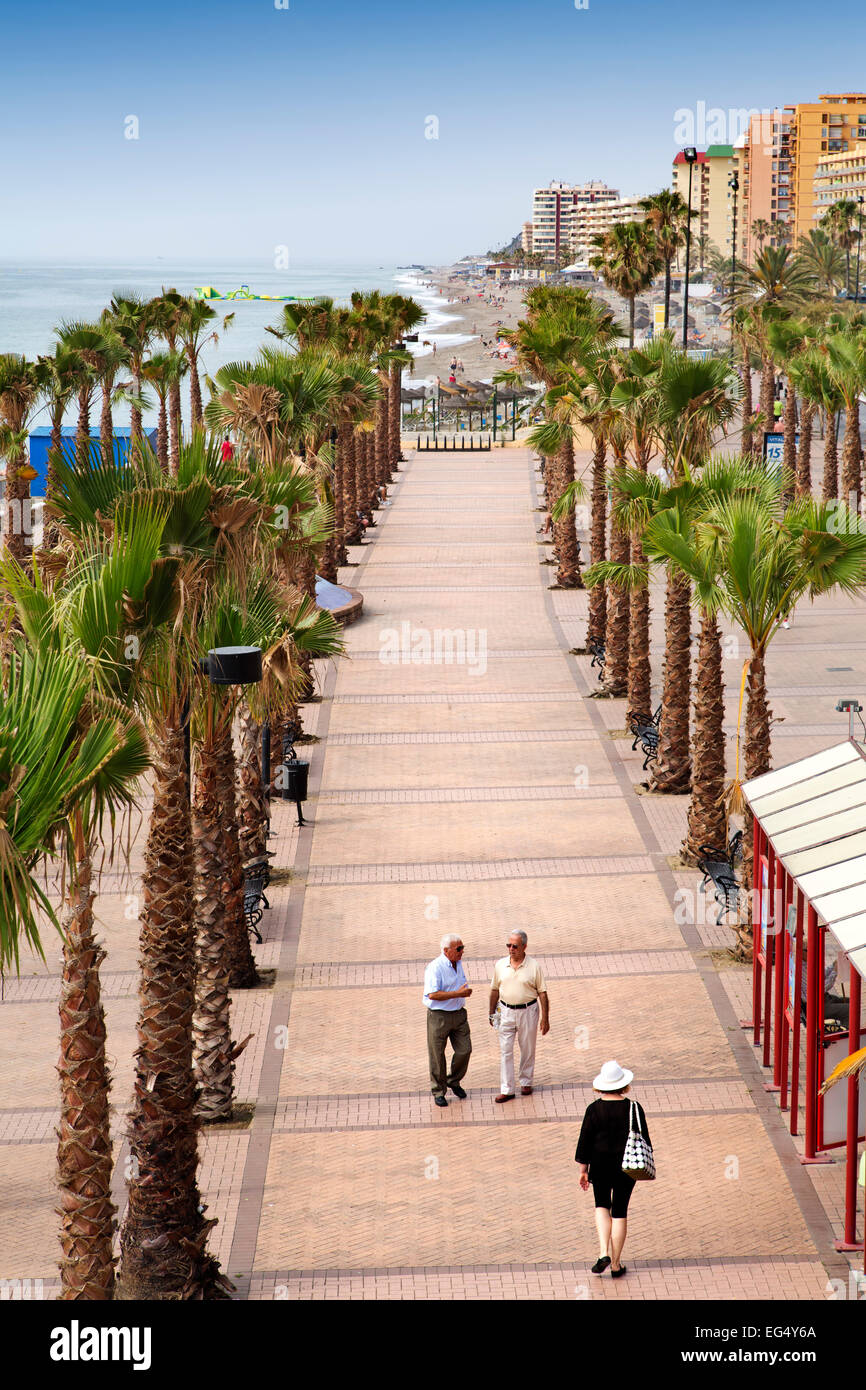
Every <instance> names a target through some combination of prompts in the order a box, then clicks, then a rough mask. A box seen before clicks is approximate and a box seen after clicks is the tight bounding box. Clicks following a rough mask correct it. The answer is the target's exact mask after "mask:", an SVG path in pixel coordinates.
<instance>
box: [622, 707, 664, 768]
mask: <svg viewBox="0 0 866 1390" xmlns="http://www.w3.org/2000/svg"><path fill="white" fill-rule="evenodd" d="M661 717H662V707H661V705H659V707H658V709H657V710H656V712H655V714H654V715H652V717H651V718H650V720H649V723H647V721H646V720H645V719H641V718H640V716H638V715H633V716H632V718H631V719H630V720H629V724H628V727H629V732H630V733H632V734H634V742H633V743H632V751H634V750H635V749H636V748H637V746H638V744H640V746H641V752H642V753H643V755H644V760H643V770H644V772H646V770H647V765H648V764H649V763H651V762H654V761H655V759H656V758H657V757H658V751H659V720H660V719H661Z"/></svg>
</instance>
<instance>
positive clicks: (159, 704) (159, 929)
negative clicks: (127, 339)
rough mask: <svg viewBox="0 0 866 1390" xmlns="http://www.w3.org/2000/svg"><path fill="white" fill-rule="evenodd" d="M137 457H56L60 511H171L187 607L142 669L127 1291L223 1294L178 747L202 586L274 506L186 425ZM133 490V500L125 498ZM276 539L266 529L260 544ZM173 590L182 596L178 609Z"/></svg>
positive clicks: (84, 522) (71, 518)
mask: <svg viewBox="0 0 866 1390" xmlns="http://www.w3.org/2000/svg"><path fill="white" fill-rule="evenodd" d="M139 460H140V461H139V463H138V465H137V466H134V467H130V468H125V469H116V468H114V467H107V466H105V465H101V466H99V467H97V468H93V469H90V470H87V471H85V472H81V471H78V472H74V471H73V470H70V469H65V468H64V469H62V470H61V474H60V485H61V489H62V503H63V520H64V523H65V524H66V525H67V527H69V528H70V529H72V530H73V531H79V530H85V529H88V528H92V527H93V525H94V523H95V520H96V514H97V512H99V513H100V514H101V516H102V517H103V518H109V517H111V516H113V515H115V514H116V513H117V512H118V510H120V511H122V509H123V508H124V506H126V505H132V506H134V505H136V501H137V497H138V496H139V495H140V493H141V491H142V490H144V491H145V492H146V493H147V495H148V496H149V497H150V498H151V500H152V503H153V505H154V506H156V507H157V509H159V510H165V511H166V512H168V514H169V518H170V519H169V522H168V523H167V525H166V528H165V532H164V537H163V544H164V551H165V560H170V561H171V565H170V566H167V565H166V564H165V563H164V564H163V566H162V567H161V569H160V571H159V583H158V592H159V593H161V594H162V595H163V597H164V598H165V599H167V600H168V599H170V600H173V601H174V602H175V603H176V604H177V605H178V609H179V612H180V614H181V615H182V618H183V623H182V624H181V625H178V624H175V625H172V627H171V629H170V631H169V632H168V633H167V636H166V640H165V641H164V642H163V643H162V644H160V645H159V646H155V647H154V648H153V649H152V651H151V652H150V654H149V657H148V661H147V670H146V673H145V674H144V676H143V678H142V683H141V684H142V700H143V702H144V704H145V705H146V711H147V718H148V723H149V726H150V732H151V743H152V753H153V806H152V812H151V817H150V823H149V826H148V834H147V843H146V848H145V869H144V873H143V876H142V883H143V890H144V908H143V911H142V915H141V920H140V933H141V937H140V940H141V957H140V958H141V986H140V1012H139V1019H138V1048H137V1052H136V1071H135V1085H134V1100H133V1108H132V1112H131V1114H130V1129H129V1136H130V1145H131V1149H132V1157H133V1173H132V1178H131V1180H130V1184H129V1205H128V1209H127V1216H126V1220H125V1222H124V1226H123V1230H122V1232H121V1238H120V1248H121V1273H120V1292H121V1296H122V1297H123V1298H126V1299H128V1298H130V1297H132V1298H137V1297H146V1298H177V1297H203V1296H206V1297H217V1296H219V1295H220V1291H221V1290H222V1289H224V1287H225V1283H224V1281H223V1280H222V1277H221V1276H220V1274H219V1267H218V1264H217V1262H216V1261H215V1260H214V1259H213V1257H212V1256H210V1255H209V1254H208V1252H207V1248H206V1247H207V1239H208V1232H209V1229H210V1227H211V1225H212V1224H213V1223H212V1221H209V1220H207V1219H206V1218H205V1216H204V1209H203V1206H202V1202H201V1196H200V1193H199V1188H198V1179H197V1162H198V1158H197V1129H198V1120H197V1118H196V1116H195V1115H194V1113H193V1112H194V1103H195V1095H196V1084H195V1076H194V1073H193V1067H192V1017H193V1011H194V985H195V928H194V915H193V902H192V894H191V891H190V885H191V884H192V882H193V842H192V831H191V820H190V809H189V799H188V791H187V778H186V764H185V756H184V728H185V724H186V719H187V709H188V704H187V701H188V699H189V698H190V696H191V695H192V694H193V692H194V690H195V684H194V682H195V671H194V664H193V658H194V655H195V641H194V633H195V632H196V629H197V619H198V613H199V610H200V605H201V600H202V595H203V594H204V593H205V592H206V591H207V586H208V585H209V584H210V583H212V582H213V576H214V574H215V573H217V572H218V571H220V570H222V571H224V572H230V573H234V574H237V575H241V574H243V572H244V570H245V568H246V567H247V566H248V565H249V564H250V562H251V560H252V559H253V558H254V557H255V555H256V553H257V551H258V549H259V546H260V544H261V538H262V537H264V536H265V534H266V530H267V527H268V525H269V520H270V518H271V517H272V516H273V508H271V507H266V506H264V505H263V504H261V503H260V502H258V501H257V500H256V499H255V497H253V496H252V495H251V494H250V491H249V489H248V486H247V474H246V471H245V470H244V469H243V468H241V467H232V466H228V465H225V464H222V463H221V462H220V459H219V451H218V447H217V445H216V443H213V444H210V445H206V444H205V441H204V439H203V437H202V435H201V434H196V435H194V437H193V439H192V441H191V442H190V443H189V444H188V445H183V446H182V447H181V451H180V466H179V470H178V476H177V478H176V479H175V478H172V477H166V476H165V475H164V474H163V472H162V469H161V467H160V464H159V461H158V460H157V459H156V458H155V456H154V455H152V454H151V453H150V452H149V451H148V449H147V448H143V449H141V450H140V451H139ZM126 499H128V502H127V500H126ZM268 543H269V544H270V540H269V542H268ZM181 595H182V596H183V607H182V609H181V608H180V600H181Z"/></svg>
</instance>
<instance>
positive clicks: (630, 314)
mask: <svg viewBox="0 0 866 1390" xmlns="http://www.w3.org/2000/svg"><path fill="white" fill-rule="evenodd" d="M634 301H635V296H634V295H633V294H632V295H629V301H628V345H629V347H630V348H633V347H634Z"/></svg>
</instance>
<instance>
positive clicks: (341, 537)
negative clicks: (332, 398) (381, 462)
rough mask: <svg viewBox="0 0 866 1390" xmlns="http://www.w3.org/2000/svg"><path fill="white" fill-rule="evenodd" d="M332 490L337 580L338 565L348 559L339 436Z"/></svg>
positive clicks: (341, 452)
mask: <svg viewBox="0 0 866 1390" xmlns="http://www.w3.org/2000/svg"><path fill="white" fill-rule="evenodd" d="M331 490H332V492H333V496H334V539H333V543H332V552H333V557H334V570H335V576H334V579H335V582H336V570H337V568H338V566H340V565H345V563H346V561H347V560H348V558H349V557H348V555H347V554H346V540H345V536H346V520H345V513H344V501H345V499H344V496H343V449H342V445H341V442H340V439H339V437H338V438H337V440H336V441H335V443H334V469H333V473H332V476H331Z"/></svg>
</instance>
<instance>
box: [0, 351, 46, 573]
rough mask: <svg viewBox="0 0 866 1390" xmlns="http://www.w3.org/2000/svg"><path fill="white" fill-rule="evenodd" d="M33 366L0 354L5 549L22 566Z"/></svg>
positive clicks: (29, 472) (34, 381) (12, 355)
mask: <svg viewBox="0 0 866 1390" xmlns="http://www.w3.org/2000/svg"><path fill="white" fill-rule="evenodd" d="M39 381H40V378H39V373H38V371H37V368H36V365H35V363H33V362H29V361H28V360H27V358H26V357H22V356H20V354H18V353H15V352H4V353H0V455H2V457H4V458H5V459H6V492H5V499H6V528H5V535H4V542H5V545H6V549H7V551H8V552H9V554H10V555H12V556H13V557H14V558H15V559H16V560H17V561H18V562H19V564H23V562H24V560H25V558H26V556H27V553H28V547H27V545H26V542H25V532H26V531H27V530H28V529H29V521H30V519H29V516H28V517H26V518H25V516H24V512H25V508H26V507H29V505H30V479H31V477H32V476H34V473H33V470H32V469H31V468H30V465H29V464H28V462H27V422H28V419H29V416H30V413H31V411H32V410H33V407H34V405H35V403H36V400H37V396H38V392H39Z"/></svg>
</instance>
